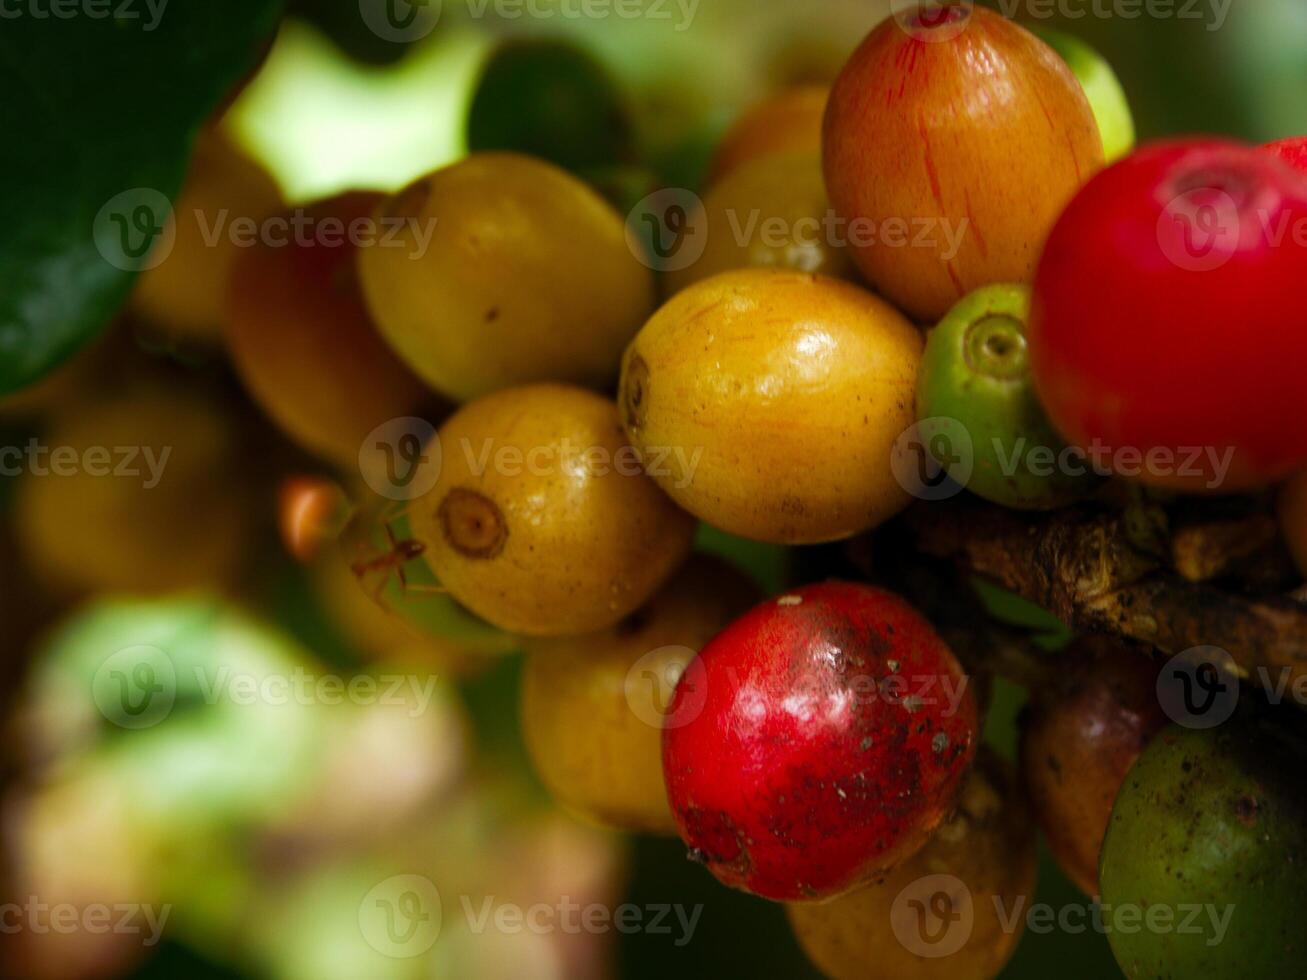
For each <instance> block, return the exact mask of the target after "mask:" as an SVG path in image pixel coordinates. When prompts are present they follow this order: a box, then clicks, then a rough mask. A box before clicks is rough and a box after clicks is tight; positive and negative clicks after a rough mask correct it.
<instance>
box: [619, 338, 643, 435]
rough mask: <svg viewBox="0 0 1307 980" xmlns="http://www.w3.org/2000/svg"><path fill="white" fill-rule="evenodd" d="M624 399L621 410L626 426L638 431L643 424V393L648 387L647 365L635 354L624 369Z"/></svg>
mask: <svg viewBox="0 0 1307 980" xmlns="http://www.w3.org/2000/svg"><path fill="white" fill-rule="evenodd" d="M626 378H627V380H626V398H625V399H624V400H623V402H622V409H623V410H624V411H625V413H626V424H627V426H628V427H630V428H632V429H638V428H640V426H641V425H642V424H643V422H644V404H645V392H646V390H647V389H648V387H649V363H648V362H647V361H646V360H645V359H644V358H643V357H641V356H640V355H639V354H636V355H635V356H634V357H633V358H631V363H630V364H629V365H627V368H626Z"/></svg>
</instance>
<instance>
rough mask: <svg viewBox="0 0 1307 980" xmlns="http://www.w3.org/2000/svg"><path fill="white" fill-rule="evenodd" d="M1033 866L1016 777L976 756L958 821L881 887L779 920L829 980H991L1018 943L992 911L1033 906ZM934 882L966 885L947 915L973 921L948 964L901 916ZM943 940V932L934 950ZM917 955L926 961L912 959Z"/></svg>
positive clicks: (1031, 834) (1031, 836) (990, 757)
mask: <svg viewBox="0 0 1307 980" xmlns="http://www.w3.org/2000/svg"><path fill="white" fill-rule="evenodd" d="M1035 857H1036V850H1035V825H1034V823H1033V821H1032V820H1031V816H1030V810H1029V807H1028V806H1027V805H1026V801H1025V799H1024V798H1023V797H1022V794H1021V788H1020V786H1019V785H1018V782H1017V778H1016V773H1015V772H1013V770H1012V767H1011V766H1010V765H1008V764H1007V763H1005V762H1004V761H1003V760H1001V759H1000V758H998V757H997V756H996V755H995V754H994V753H993V752H992V751H989V750H982V751H981V752H980V753H979V754H978V756H977V761H976V765H975V767H974V768H973V769H972V770H971V771H970V772H969V773H967V776H966V778H965V780H964V781H963V783H962V789H961V791H960V792H959V794H958V809H957V812H956V813H954V814H953V815H952V816H951V817H950V818H949V819H948V821H947V822H945V823H944V824H942V825H941V826H940V828H939V829H938V830H937V831H935V834H934V836H933V837H931V839H930V841H929V842H928V843H927V844H926V845H925V846H924V847H923V848H922V849H921V850H920V851H918V852H917V853H916V854H914V855H913V856H912V857H910V858H908V859H907V860H906V861H904V862H903V863H902V864H900V865H899V866H898V867H897V868H895V869H894V870H893V871H891V872H889V874H887V875H886V876H885V878H884V880H882V881H877V882H873V883H871V884H868V885H864V886H862V887H861V888H858V889H857V890H855V891H851V892H849V893H847V894H845V895H841V896H840V897H839V898H836V899H833V900H831V901H829V902H825V903H816V902H796V903H793V904H790V905H787V906H786V909H785V911H786V914H787V915H788V916H789V920H790V925H791V926H792V927H793V929H794V934H795V936H796V938H797V939H798V941H799V945H800V946H802V947H803V949H804V952H806V953H807V954H808V956H809V957H810V958H811V959H812V961H813V963H815V964H816V965H817V966H818V967H819V968H820V969H821V971H822V973H823V974H824V975H825V976H828V977H831V978H832V980H865V978H867V977H893V978H895V980H992V978H993V977H996V976H998V975H999V973H1000V972H1001V970H1002V969H1003V966H1004V965H1005V964H1006V963H1007V961H1008V960H1009V959H1010V958H1011V956H1012V954H1013V952H1015V950H1016V946H1017V943H1018V942H1019V941H1020V939H1021V935H1022V930H1021V929H1012V928H1004V922H1003V920H1002V918H1001V917H1000V916H999V914H998V911H997V909H998V908H1004V909H1013V908H1016V907H1017V905H1018V903H1020V902H1021V900H1022V899H1023V898H1024V899H1025V902H1026V903H1027V904H1028V903H1029V902H1030V901H1031V900H1032V898H1033V896H1034V892H1035V878H1036V871H1037V866H1036V859H1035ZM934 875H948V876H950V877H952V878H954V879H956V881H959V882H961V883H962V886H963V888H956V886H955V888H956V890H955V891H951V892H946V894H948V895H949V897H950V898H951V899H952V900H953V903H954V904H953V905H952V907H951V912H952V913H954V914H956V913H958V912H959V911H960V910H961V909H962V908H964V907H965V906H968V905H969V906H970V908H971V911H972V915H973V918H972V920H971V930H970V933H969V935H968V937H967V939H966V942H965V944H963V945H962V946H961V947H960V948H959V949H957V950H956V951H955V952H951V953H948V954H947V955H939V953H940V952H942V951H943V950H942V949H941V947H938V946H935V947H934V949H933V950H932V945H933V944H931V943H929V942H926V941H924V940H921V939H920V937H921V936H922V931H921V930H920V927H919V926H918V924H917V922H916V921H915V919H916V915H914V912H913V910H912V909H911V908H910V907H905V906H906V905H907V902H908V901H912V900H913V899H916V900H917V901H921V900H928V898H929V896H930V895H931V891H930V889H929V887H928V886H926V885H923V884H920V882H921V881H922V879H926V878H930V877H931V876H934ZM964 888H965V890H963V889H964ZM900 896H906V900H905V899H903V898H900ZM896 899H897V900H898V903H897V905H896ZM996 902H997V903H999V904H998V905H996V904H995V903H996ZM900 934H901V935H903V936H904V937H906V938H907V939H908V940H909V942H908V943H905V942H904V941H903V940H902V939H900V938H899V937H900ZM948 940H949V935H948V933H947V932H945V933H943V934H942V935H941V936H940V937H939V938H938V939H936V940H935V942H937V943H944V942H947V941H948ZM917 942H920V943H921V945H920V946H919V947H917V946H916V943H917ZM917 949H921V950H925V951H926V952H930V953H931V954H932V955H930V956H922V955H918V954H917V951H916V950H917Z"/></svg>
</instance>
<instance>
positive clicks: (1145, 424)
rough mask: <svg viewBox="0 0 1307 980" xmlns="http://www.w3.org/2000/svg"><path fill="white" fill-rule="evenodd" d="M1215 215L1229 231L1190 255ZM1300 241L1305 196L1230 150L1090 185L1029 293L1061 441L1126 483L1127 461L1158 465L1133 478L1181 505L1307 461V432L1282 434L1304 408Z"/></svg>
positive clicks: (1306, 190)
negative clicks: (1181, 495) (1120, 474)
mask: <svg viewBox="0 0 1307 980" xmlns="http://www.w3.org/2000/svg"><path fill="white" fill-rule="evenodd" d="M1236 208H1237V209H1238V210H1237V211H1236V210H1235V209H1236ZM1204 215H1214V216H1215V217H1216V218H1217V219H1218V222H1219V223H1218V225H1216V226H1214V227H1217V228H1219V229H1221V230H1220V231H1217V232H1215V233H1212V234H1206V235H1204V239H1205V240H1203V241H1201V242H1200V241H1199V240H1198V239H1193V238H1189V239H1186V238H1185V237H1184V236H1185V234H1186V233H1185V230H1184V229H1185V227H1186V222H1189V223H1190V224H1189V225H1188V227H1189V230H1190V231H1191V232H1192V231H1193V229H1194V228H1195V227H1197V226H1195V225H1194V224H1192V222H1194V221H1197V220H1205V218H1204ZM1303 227H1307V181H1305V180H1303V179H1302V178H1300V177H1299V176H1298V175H1297V174H1295V173H1294V172H1292V171H1291V170H1290V169H1288V168H1287V167H1285V166H1284V165H1283V164H1281V163H1279V162H1278V161H1276V160H1274V159H1273V158H1272V157H1271V156H1270V155H1269V154H1265V153H1262V152H1260V151H1258V150H1256V149H1253V148H1251V147H1244V146H1241V145H1238V144H1234V143H1227V142H1223V141H1217V140H1185V141H1176V142H1165V143H1158V144H1153V145H1151V146H1148V147H1146V148H1144V149H1141V150H1139V151H1138V152H1136V153H1135V154H1133V155H1132V156H1130V157H1128V158H1127V159H1126V160H1123V161H1122V162H1121V163H1118V164H1116V165H1115V166H1113V167H1111V168H1110V169H1108V170H1106V171H1104V172H1103V173H1102V174H1100V175H1099V176H1098V177H1097V178H1095V179H1094V180H1093V181H1091V182H1090V183H1089V184H1088V185H1087V186H1086V187H1085V189H1084V190H1083V191H1082V192H1081V193H1080V194H1079V195H1078V196H1077V197H1076V199H1075V200H1074V201H1073V202H1072V203H1071V205H1070V206H1069V207H1068V208H1067V210H1066V213H1065V214H1063V216H1062V218H1061V219H1060V220H1059V221H1058V224H1057V227H1056V228H1055V229H1054V231H1053V234H1052V236H1051V237H1050V238H1049V242H1048V247H1047V248H1046V250H1045V252H1044V256H1043V259H1042V260H1041V261H1040V265H1039V271H1038V275H1037V277H1036V280H1035V288H1034V299H1033V303H1032V310H1031V322H1030V329H1029V331H1028V340H1029V344H1030V363H1031V369H1032V373H1033V376H1034V380H1035V390H1036V392H1037V393H1038V395H1039V398H1040V401H1041V402H1042V403H1043V405H1044V408H1045V410H1046V411H1047V412H1048V415H1049V418H1050V419H1051V421H1052V422H1053V424H1054V426H1056V428H1057V429H1058V430H1059V431H1060V432H1061V433H1062V434H1063V436H1065V437H1066V438H1067V439H1068V440H1069V441H1070V442H1072V443H1073V444H1075V445H1078V446H1081V447H1085V448H1087V449H1089V450H1090V452H1091V455H1092V456H1095V457H1101V458H1102V459H1103V460H1104V462H1105V463H1107V464H1112V463H1116V464H1117V465H1116V467H1115V468H1117V469H1118V470H1120V469H1122V463H1123V460H1125V459H1126V457H1125V456H1124V452H1125V451H1130V452H1135V453H1153V454H1155V455H1154V456H1153V459H1154V461H1155V462H1154V463H1153V464H1150V465H1145V466H1136V465H1135V461H1132V462H1130V467H1131V468H1132V469H1133V470H1136V471H1141V472H1135V473H1130V474H1124V475H1133V476H1136V477H1137V478H1138V479H1140V480H1141V481H1143V482H1145V483H1150V484H1153V485H1156V486H1163V487H1172V488H1175V489H1181V490H1189V491H1196V492H1198V491H1209V492H1210V491H1214V490H1215V491H1219V492H1222V493H1233V492H1238V491H1241V490H1248V489H1252V488H1256V487H1259V486H1263V485H1265V484H1266V483H1268V482H1273V481H1274V480H1276V479H1278V478H1282V477H1284V476H1287V475H1288V474H1289V473H1291V472H1293V471H1294V470H1295V469H1297V468H1298V467H1299V466H1301V465H1302V464H1303V463H1305V462H1307V427H1303V426H1285V425H1283V424H1281V421H1280V420H1282V419H1285V418H1295V417H1297V416H1298V415H1299V414H1300V413H1301V410H1302V406H1303V397H1302V377H1301V374H1302V372H1301V369H1300V366H1301V365H1302V364H1303V363H1304V360H1305V359H1307V329H1302V328H1301V327H1302V326H1303V324H1304V316H1305V314H1304V312H1303V311H1304V308H1303V305H1302V303H1301V288H1302V283H1303V281H1304V279H1305V278H1307V248H1303V247H1301V246H1300V245H1299V244H1297V243H1295V242H1294V241H1293V238H1292V235H1293V229H1294V228H1299V229H1301V228H1303ZM1277 228H1279V229H1282V230H1284V229H1287V230H1286V231H1285V235H1286V236H1287V237H1286V238H1285V239H1283V240H1282V241H1281V242H1280V244H1279V245H1278V246H1277V245H1276V244H1274V243H1275V229H1277ZM1200 244H1201V245H1202V246H1203V248H1202V249H1198V248H1197V247H1196V246H1198V245H1200ZM1108 283H1110V284H1111V288H1105V284H1108ZM1234 325H1238V333H1237V336H1238V338H1239V340H1238V342H1237V343H1231V342H1230V340H1231V338H1232V337H1234V336H1236V334H1234V333H1232V331H1233V330H1234V329H1235V327H1234ZM1195 450H1199V451H1200V452H1199V453H1198V455H1197V456H1196V457H1195V456H1193V455H1192V454H1193V452H1194V451H1195ZM1164 453H1170V454H1171V455H1172V460H1173V461H1172V463H1171V464H1169V465H1168V464H1166V459H1165V457H1164V456H1163V454H1164ZM1118 454H1119V455H1118ZM1229 454H1232V455H1230V465H1229V471H1228V473H1226V474H1224V476H1222V474H1221V473H1220V472H1219V470H1220V467H1219V465H1218V463H1219V462H1220V461H1221V460H1222V459H1223V458H1224V457H1226V456H1227V455H1229ZM1212 457H1215V461H1213V459H1212ZM1129 459H1131V460H1133V457H1130V458H1129ZM1182 470H1183V471H1184V472H1182Z"/></svg>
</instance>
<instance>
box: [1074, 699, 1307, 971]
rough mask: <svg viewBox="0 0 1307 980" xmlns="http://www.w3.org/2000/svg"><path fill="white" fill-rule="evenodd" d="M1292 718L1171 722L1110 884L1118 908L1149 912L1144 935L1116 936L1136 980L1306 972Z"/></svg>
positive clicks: (1132, 788) (1301, 812)
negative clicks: (1203, 724)
mask: <svg viewBox="0 0 1307 980" xmlns="http://www.w3.org/2000/svg"><path fill="white" fill-rule="evenodd" d="M1288 710H1289V711H1290V712H1291V713H1290V714H1288V715H1277V714H1272V715H1270V716H1267V717H1261V716H1259V715H1256V714H1252V713H1250V715H1249V716H1243V717H1241V716H1238V715H1237V716H1236V717H1235V718H1234V719H1232V720H1231V721H1228V722H1226V723H1225V724H1223V725H1221V726H1219V727H1216V728H1209V729H1190V728H1183V727H1181V726H1179V725H1171V726H1170V727H1169V728H1166V729H1164V730H1163V731H1162V732H1161V733H1160V734H1158V735H1157V737H1155V738H1154V739H1153V741H1152V742H1151V743H1150V744H1149V746H1148V748H1146V749H1145V750H1144V752H1143V754H1142V755H1141V756H1140V757H1139V760H1138V761H1137V762H1136V763H1135V764H1134V766H1133V767H1132V768H1131V770H1130V773H1129V775H1128V776H1127V777H1126V781H1125V784H1124V785H1123V786H1122V787H1121V793H1120V795H1119V796H1118V797H1117V800H1116V805H1115V806H1114V807H1113V808H1112V819H1111V823H1110V824H1109V825H1108V829H1107V836H1106V838H1105V839H1104V841H1103V855H1102V864H1101V870H1100V873H1099V880H1100V882H1101V885H1102V902H1103V907H1104V908H1105V909H1106V908H1109V907H1110V908H1112V909H1117V910H1120V909H1122V908H1125V909H1127V910H1131V909H1134V910H1137V912H1136V913H1135V914H1136V918H1135V919H1134V922H1135V923H1137V924H1139V925H1140V926H1142V927H1136V928H1116V929H1111V930H1110V931H1109V932H1108V936H1107V938H1108V941H1109V942H1110V943H1111V945H1112V952H1113V953H1114V954H1115V956H1116V960H1117V963H1118V964H1120V966H1121V969H1122V971H1123V972H1124V973H1125V975H1126V976H1127V977H1130V978H1132V980H1133V978H1141V980H1142V978H1145V977H1158V976H1167V975H1170V976H1176V977H1209V978H1211V980H1238V978H1243V977H1291V976H1296V975H1297V974H1298V972H1299V970H1298V967H1296V966H1295V965H1294V964H1298V963H1300V959H1301V955H1302V909H1303V907H1304V905H1307V878H1304V877H1303V873H1302V869H1303V862H1304V860H1307V786H1304V783H1303V779H1302V773H1303V770H1304V766H1307V740H1304V738H1303V734H1302V731H1301V724H1300V722H1301V719H1300V718H1298V717H1297V716H1296V715H1295V714H1293V713H1292V711H1293V709H1288ZM1195 909H1197V910H1199V911H1197V912H1194V911H1193V910H1195ZM1118 914H1120V913H1119V912H1118ZM1141 920H1142V922H1141ZM1146 923H1151V924H1153V925H1152V927H1147V926H1146V925H1144V924H1146ZM1157 923H1162V925H1157ZM1185 923H1187V926H1188V927H1187V928H1179V927H1180V926H1181V925H1182V924H1185Z"/></svg>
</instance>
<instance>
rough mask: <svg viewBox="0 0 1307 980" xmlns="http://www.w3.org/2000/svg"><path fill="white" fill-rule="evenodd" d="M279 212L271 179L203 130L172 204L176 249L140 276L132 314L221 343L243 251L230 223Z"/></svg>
mask: <svg viewBox="0 0 1307 980" xmlns="http://www.w3.org/2000/svg"><path fill="white" fill-rule="evenodd" d="M281 207H282V202H281V192H280V191H279V190H278V188H277V185H276V183H275V182H274V181H273V179H272V177H271V175H269V174H268V173H267V172H266V171H265V170H264V169H263V168H262V167H261V166H260V165H259V164H257V163H256V162H255V161H253V160H252V159H250V158H249V157H248V156H246V155H245V154H244V153H243V152H242V151H241V150H240V149H239V148H238V147H237V146H236V145H235V144H234V143H233V142H232V141H231V139H230V138H229V137H227V136H225V135H224V134H223V133H222V132H221V131H219V130H217V129H207V130H205V131H204V132H203V133H202V134H201V135H200V137H199V139H198V140H197V141H196V143H195V150H194V155H193V156H192V157H191V163H190V171H189V173H188V174H187V176H186V183H185V185H184V186H183V188H182V192H181V194H180V195H178V197H177V200H176V201H175V202H173V214H172V218H171V219H170V220H171V224H172V227H173V230H174V232H175V238H174V239H173V245H172V251H171V252H169V253H168V256H167V257H166V258H165V259H164V260H163V261H162V262H160V263H159V264H158V265H156V266H155V267H154V268H152V269H147V270H146V271H145V272H143V273H142V274H141V276H140V278H139V279H138V280H137V282H136V289H135V291H134V292H133V294H132V299H131V304H132V309H133V310H134V311H135V312H137V313H139V314H140V316H141V317H142V319H144V320H145V321H147V322H148V323H149V324H150V326H152V327H154V328H155V329H157V330H158V331H159V332H160V333H162V334H164V335H166V336H168V337H171V338H174V339H179V340H183V341H187V342H191V343H200V344H218V343H220V342H221V340H222V332H223V326H224V323H225V320H226V311H227V290H228V288H229V283H230V281H231V269H232V265H233V264H234V263H235V261H236V258H237V256H238V255H239V254H240V252H241V249H240V248H239V247H238V245H237V240H236V239H235V238H234V237H233V235H234V231H233V228H232V223H233V222H236V221H245V222H249V221H262V220H263V219H264V218H266V217H267V216H268V215H270V214H273V213H274V212H276V211H277V210H278V209H280V208H281Z"/></svg>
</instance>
